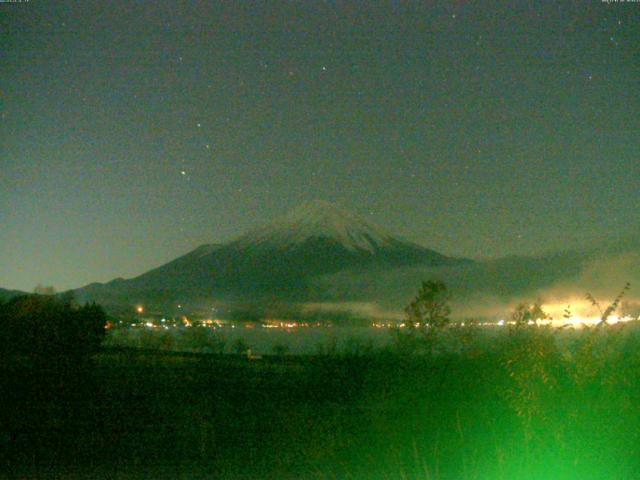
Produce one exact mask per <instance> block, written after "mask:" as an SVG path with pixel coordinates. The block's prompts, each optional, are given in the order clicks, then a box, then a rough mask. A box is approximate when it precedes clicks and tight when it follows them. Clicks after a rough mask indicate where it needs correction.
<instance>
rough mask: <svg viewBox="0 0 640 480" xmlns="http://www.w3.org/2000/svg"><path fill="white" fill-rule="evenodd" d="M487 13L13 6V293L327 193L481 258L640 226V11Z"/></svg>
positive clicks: (109, 267) (160, 258)
mask: <svg viewBox="0 0 640 480" xmlns="http://www.w3.org/2000/svg"><path fill="white" fill-rule="evenodd" d="M475 3H476V5H467V4H466V2H437V3H436V2H426V1H425V2H420V3H417V2H416V3H405V2H402V3H398V2H393V3H386V2H385V3H383V2H359V1H358V2H339V3H335V2H320V1H305V2H284V1H281V2H248V1H230V2H180V1H175V0H172V1H164V0H163V1H158V2H138V1H127V2H104V1H100V2H97V1H79V2H64V1H55V2H54V1H51V0H48V1H42V0H31V1H29V2H27V3H0V39H1V48H0V52H1V57H0V62H1V63H0V95H1V96H0V114H1V119H0V121H1V125H2V128H1V130H0V131H1V134H0V286H1V287H4V288H18V289H25V290H32V289H33V287H34V286H35V285H36V284H37V283H43V284H47V285H54V286H55V287H56V288H58V289H59V290H62V289H66V288H71V287H78V286H82V285H85V284H87V283H89V282H93V281H107V280H110V279H112V278H114V277H119V276H123V277H130V276H133V275H137V274H140V273H142V272H144V271H146V270H148V269H150V268H152V267H155V266H158V265H160V264H162V263H164V262H166V261H168V260H171V259H173V258H175V257H177V256H179V255H181V254H184V253H186V252H188V251H190V250H191V249H193V248H195V247H196V246H198V245H200V244H203V243H215V242H224V241H228V240H230V239H232V238H234V237H235V236H237V235H239V234H241V233H243V232H244V231H245V230H246V229H247V228H250V227H254V226H257V225H259V224H261V223H264V222H266V221H268V220H270V219H272V218H273V217H274V216H277V215H280V214H282V213H284V212H286V211H288V210H290V209H291V208H293V207H295V206H296V205H298V204H299V203H300V202H303V201H308V200H314V199H323V200H329V201H333V202H337V203H338V204H340V205H341V206H343V207H344V208H346V209H348V210H352V211H354V212H356V213H358V214H360V215H363V216H366V217H367V218H370V219H371V220H372V221H374V222H375V223H377V224H379V225H382V226H384V227H386V228H387V229H389V230H390V231H392V232H394V233H397V234H399V235H401V236H403V237H405V238H407V239H409V240H412V241H415V242H418V243H420V244H422V245H424V246H427V247H430V248H433V249H436V250H438V251H440V252H442V253H445V254H451V255H463V256H470V257H473V258H489V257H498V256H502V255H508V254H526V255H529V254H536V253H540V252H545V251H550V250H557V249H572V248H578V247H585V246H587V247H588V246H590V245H593V244H596V243H597V242H598V241H600V240H602V239H603V238H605V237H610V236H614V237H615V236H624V235H627V234H631V232H633V231H638V228H639V227H640V216H639V215H638V211H639V208H640V194H639V186H640V158H639V152H640V148H639V147H640V90H639V87H640V84H639V79H640V55H639V53H640V42H639V41H640V23H639V22H640V3H631V2H628V3H620V2H618V3H610V4H607V3H603V2H601V1H600V0H589V1H581V2H572V1H568V0H567V1H559V2H542V1H535V2H518V1H514V2H500V3H495V4H491V3H490V2H475ZM152 5H153V6H152Z"/></svg>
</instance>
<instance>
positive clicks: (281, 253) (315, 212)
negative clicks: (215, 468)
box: [76, 201, 471, 302]
mask: <svg viewBox="0 0 640 480" xmlns="http://www.w3.org/2000/svg"><path fill="white" fill-rule="evenodd" d="M469 262H471V260H467V259H458V258H452V257H447V256H445V255H442V254H440V253H438V252H436V251H434V250H430V249H428V248H425V247H422V246H420V245H417V244H415V243H411V242H406V241H404V240H400V239H398V238H396V237H394V236H393V235H391V234H390V233H387V232H386V231H385V230H384V229H383V228H382V227H379V226H377V225H374V224H373V223H371V222H368V221H366V220H364V219H363V218H361V217H359V216H357V215H355V214H353V213H351V212H348V211H346V210H344V209H342V208H341V207H339V206H337V205H335V204H332V203H329V202H325V201H317V202H311V203H306V204H302V205H300V206H298V207H297V208H295V209H294V210H292V211H291V212H289V213H287V214H285V215H283V216H280V217H278V218H276V219H275V220H274V221H273V222H271V223H269V224H267V225H264V226H261V227H258V228H255V229H252V230H250V231H248V232H247V233H245V234H243V235H241V236H240V237H238V238H236V239H235V240H232V241H230V242H228V243H225V244H204V245H201V246H199V247H197V248H196V249H194V250H192V251H190V252H188V253H187V254H185V255H183V256H180V257H178V258H176V259H174V260H172V261H170V262H168V263H166V264H164V265H160V266H158V267H156V268H154V269H152V270H149V271H148V272H145V273H143V274H141V275H138V276H137V277H134V278H131V279H128V280H115V281H112V282H109V283H107V284H91V285H88V286H86V287H83V288H81V289H78V290H76V292H77V293H78V294H79V296H81V297H82V298H84V299H91V300H96V301H103V302H105V301H106V302H110V301H113V300H114V299H116V298H118V297H122V298H123V300H124V301H131V300H132V299H133V298H135V299H140V300H139V301H141V300H144V298H145V297H147V298H150V297H154V298H158V297H162V296H164V297H165V298H166V299H173V298H177V297H180V298H188V297H206V296H211V297H220V296H225V295H226V296H229V295H231V296H235V297H238V296H243V295H244V296H254V297H255V296H258V297H261V296H268V297H271V298H274V297H276V298H286V299H291V298H295V299H298V300H300V299H304V300H306V299H307V298H306V297H307V295H308V294H309V291H308V285H309V282H308V281H309V279H311V278H314V277H318V276H321V275H327V274H332V273H337V272H341V271H360V272H362V271H366V270H368V269H376V270H380V269H382V270H385V269H389V268H397V267H401V266H406V265H428V266H438V265H453V264H460V263H469Z"/></svg>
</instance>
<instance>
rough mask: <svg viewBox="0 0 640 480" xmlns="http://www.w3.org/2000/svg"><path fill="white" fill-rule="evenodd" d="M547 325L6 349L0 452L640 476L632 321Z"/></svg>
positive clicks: (400, 473)
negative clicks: (178, 347)
mask: <svg viewBox="0 0 640 480" xmlns="http://www.w3.org/2000/svg"><path fill="white" fill-rule="evenodd" d="M555 337H556V335H555V334H554V333H553V332H551V331H550V330H547V329H536V328H533V329H529V328H523V329H522V330H519V331H518V330H510V331H508V332H505V333H504V335H503V336H501V337H499V338H496V339H495V340H494V341H493V342H492V344H491V345H486V344H484V343H483V344H482V348H475V346H478V345H479V344H477V343H474V341H473V340H471V341H470V342H468V343H467V345H466V347H465V348H464V349H463V350H462V351H461V352H459V353H455V354H454V353H447V354H439V355H407V354H403V353H402V352H400V353H399V352H396V351H391V350H389V351H377V352H374V353H366V354H361V355H353V354H351V355H346V354H345V355H340V354H334V355H331V356H329V355H316V356H307V357H294V356H279V357H278V356H273V357H265V358H262V359H260V360H247V359H246V358H243V357H240V356H233V355H225V356H216V355H196V354H175V353H161V352H143V351H135V350H124V349H122V350H103V351H102V352H101V353H99V354H97V355H95V356H94V357H93V360H92V361H91V362H89V363H87V364H86V365H84V366H78V365H75V364H74V365H71V364H68V365H65V362H62V361H60V362H50V363H49V365H35V364H33V363H30V362H29V361H28V360H27V359H22V360H20V361H12V362H11V363H8V362H5V363H4V364H3V365H2V392H3V393H2V416H1V417H0V419H1V422H2V423H1V425H2V436H1V437H0V440H1V442H2V454H1V455H2V458H1V460H2V462H1V465H3V466H4V467H5V475H6V476H7V477H8V478H135V479H137V478H185V479H196V478H230V479H235V478H247V479H253V478H255V479H265V478H273V479H288V478H291V479H293V478H303V479H306V478H310V479H313V478H318V479H328V478H331V479H333V478H336V479H342V478H354V479H491V480H493V479H605V478H616V479H633V478H638V477H637V469H638V467H640V429H639V427H640V408H639V407H638V406H639V405H640V403H639V401H640V375H639V373H640V349H639V348H638V347H640V341H639V340H638V336H637V334H636V327H635V326H634V325H627V326H624V327H607V328H603V329H599V330H593V331H590V332H583V333H576V334H575V338H574V339H573V340H572V341H567V342H557V340H556V338H555ZM559 343H567V346H566V347H559V346H558V344H559ZM474 345H475V346H474Z"/></svg>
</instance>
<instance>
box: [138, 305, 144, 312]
mask: <svg viewBox="0 0 640 480" xmlns="http://www.w3.org/2000/svg"><path fill="white" fill-rule="evenodd" d="M136 312H138V313H142V312H144V308H143V307H142V306H141V305H138V306H137V307H136Z"/></svg>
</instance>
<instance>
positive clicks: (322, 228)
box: [238, 200, 392, 252]
mask: <svg viewBox="0 0 640 480" xmlns="http://www.w3.org/2000/svg"><path fill="white" fill-rule="evenodd" d="M309 238H328V239H331V240H334V241H336V242H338V243H340V244H341V245H342V246H344V247H345V248H346V249H347V250H352V251H354V250H366V251H370V252H372V251H374V250H375V249H376V248H379V247H381V246H384V245H387V244H389V243H390V242H391V241H392V238H391V236H390V235H388V234H387V233H385V232H384V231H383V230H382V229H381V228H380V227H378V226H376V225H373V224H371V223H369V222H367V221H365V220H363V219H362V218H361V217H359V216H357V215H355V214H353V213H351V212H348V211H346V210H344V209H342V208H340V207H338V206H337V205H335V204H333V203H330V202H326V201H321V200H318V201H314V202H309V203H305V204H302V205H300V206H299V207H297V208H295V209H294V210H292V211H291V212H289V213H288V214H286V215H284V216H282V217H280V218H278V219H276V220H275V221H274V222H273V223H271V224H270V225H267V226H265V227H261V228H257V229H255V230H252V231H250V232H248V233H247V234H245V235H243V236H242V237H241V238H240V239H239V240H238V242H239V244H240V245H242V246H249V245H257V244H265V243H266V244H270V245H272V246H277V247H289V246H292V245H295V244H299V243H302V242H304V241H305V240H307V239H309Z"/></svg>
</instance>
